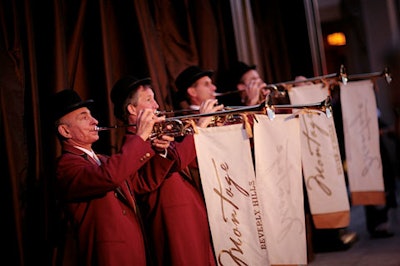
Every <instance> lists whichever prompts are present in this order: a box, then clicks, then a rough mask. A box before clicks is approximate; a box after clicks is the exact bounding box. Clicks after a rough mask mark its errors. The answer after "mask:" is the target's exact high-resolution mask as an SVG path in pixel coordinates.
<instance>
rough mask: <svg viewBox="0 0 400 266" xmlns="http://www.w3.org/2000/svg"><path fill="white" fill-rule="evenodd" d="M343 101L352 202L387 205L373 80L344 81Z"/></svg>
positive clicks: (342, 88)
mask: <svg viewBox="0 0 400 266" xmlns="http://www.w3.org/2000/svg"><path fill="white" fill-rule="evenodd" d="M340 101H341V104H342V118H343V130H344V144H345V151H346V162H347V174H348V179H349V186H350V191H351V200H352V203H353V204H354V205H380V204H385V193H384V184H383V170H382V161H381V155H380V150H379V126H378V115H377V106H376V98H375V94H374V87H373V83H372V81H371V80H363V81H353V82H348V83H347V84H346V85H344V84H340Z"/></svg>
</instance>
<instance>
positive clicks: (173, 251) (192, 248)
mask: <svg viewBox="0 0 400 266" xmlns="http://www.w3.org/2000/svg"><path fill="white" fill-rule="evenodd" d="M111 100H112V102H113V103H114V115H115V116H116V117H117V118H118V119H119V120H121V121H122V122H124V123H127V124H136V123H137V119H138V114H139V113H140V112H141V111H142V110H144V109H145V108H151V109H153V110H154V111H156V110H157V109H158V107H159V105H158V104H157V102H156V100H155V99H154V92H153V90H152V88H151V80H150V78H144V79H137V78H136V77H132V76H126V77H123V78H121V79H120V80H118V81H117V82H116V83H115V85H114V87H113V88H112V90H111ZM216 108H218V107H214V103H210V104H209V105H207V107H204V110H202V111H210V112H213V111H215V110H216ZM210 120H211V118H204V119H201V121H199V122H198V125H200V124H201V125H204V124H207V121H210ZM128 131H129V132H132V133H135V128H128ZM159 141H160V140H159V139H158V138H154V139H153V140H152V142H154V143H158V142H159ZM164 154H165V156H166V157H169V156H171V155H172V154H176V156H174V157H175V158H179V159H177V160H176V164H175V165H174V168H173V169H171V170H170V173H169V175H168V177H167V178H166V179H164V181H163V182H162V183H161V184H160V186H159V187H158V188H157V189H155V190H154V191H152V192H151V193H147V194H146V193H145V194H142V195H140V196H141V197H140V198H141V203H142V204H143V206H142V211H143V212H142V213H143V219H144V222H145V223H144V224H145V225H146V228H147V230H148V231H147V232H148V235H149V240H150V243H151V245H150V246H151V249H152V252H153V254H154V259H155V261H154V262H155V264H156V265H191V266H195V265H198V266H207V265H215V258H214V253H213V249H212V244H211V239H210V229H209V225H208V218H207V210H206V207H205V202H204V200H203V197H202V194H201V192H200V190H199V189H201V188H199V187H198V184H196V180H194V179H193V176H192V175H191V174H190V173H189V172H188V171H186V170H187V169H188V166H189V165H190V164H192V163H195V162H196V150H195V145H194V138H193V136H192V135H190V134H189V135H186V136H184V137H183V138H182V139H181V140H180V141H174V142H171V145H170V146H169V147H168V149H166V150H165V153H164Z"/></svg>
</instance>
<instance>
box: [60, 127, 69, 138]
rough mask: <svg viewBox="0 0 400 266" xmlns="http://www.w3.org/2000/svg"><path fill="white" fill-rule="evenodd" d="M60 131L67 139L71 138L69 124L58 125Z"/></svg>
mask: <svg viewBox="0 0 400 266" xmlns="http://www.w3.org/2000/svg"><path fill="white" fill-rule="evenodd" d="M57 130H58V133H60V135H61V136H63V137H64V138H66V139H69V138H71V134H70V131H69V129H68V126H67V125H58V127H57Z"/></svg>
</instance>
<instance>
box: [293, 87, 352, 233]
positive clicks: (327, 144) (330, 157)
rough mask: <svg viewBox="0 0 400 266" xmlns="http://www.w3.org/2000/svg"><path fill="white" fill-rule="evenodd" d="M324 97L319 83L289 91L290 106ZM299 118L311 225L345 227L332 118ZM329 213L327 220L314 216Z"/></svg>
mask: <svg viewBox="0 0 400 266" xmlns="http://www.w3.org/2000/svg"><path fill="white" fill-rule="evenodd" d="M328 95H329V91H328V88H327V87H326V86H325V87H324V86H323V84H312V85H306V86H299V87H293V88H292V89H291V90H290V92H289V97H290V102H291V103H292V104H308V103H316V102H320V101H322V100H324V99H326V97H327V96H328ZM299 118H300V128H301V145H302V165H303V174H304V182H305V185H306V189H307V195H308V199H309V205H310V211H311V214H312V215H313V220H314V223H315V226H316V227H317V228H339V227H346V226H348V225H349V222H350V213H349V212H348V211H349V209H350V204H349V198H348V194H347V189H346V181H345V177H344V170H343V164H342V159H341V155H340V150H339V142H338V139H337V134H336V129H335V123H334V120H333V117H330V118H328V117H327V116H326V115H325V114H324V113H316V112H311V113H301V114H300V116H299ZM343 212H344V213H343ZM329 213H339V214H338V215H336V216H337V217H332V216H329V219H328V217H322V216H319V217H318V216H316V214H329ZM333 218H334V219H337V221H333V220H332V219H333Z"/></svg>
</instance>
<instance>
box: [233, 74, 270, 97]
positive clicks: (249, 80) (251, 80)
mask: <svg viewBox="0 0 400 266" xmlns="http://www.w3.org/2000/svg"><path fill="white" fill-rule="evenodd" d="M243 85H244V86H243ZM266 85H267V84H266V83H265V82H264V80H263V79H262V78H261V77H260V74H259V73H258V71H257V70H255V69H251V70H249V71H247V72H246V73H244V74H243V76H242V79H241V80H240V84H238V86H237V89H238V90H239V91H244V90H246V88H247V87H249V86H256V87H258V88H259V89H260V92H261V93H262V95H263V96H267V95H268V94H270V92H271V91H270V90H269V89H268V88H267V87H266Z"/></svg>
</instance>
